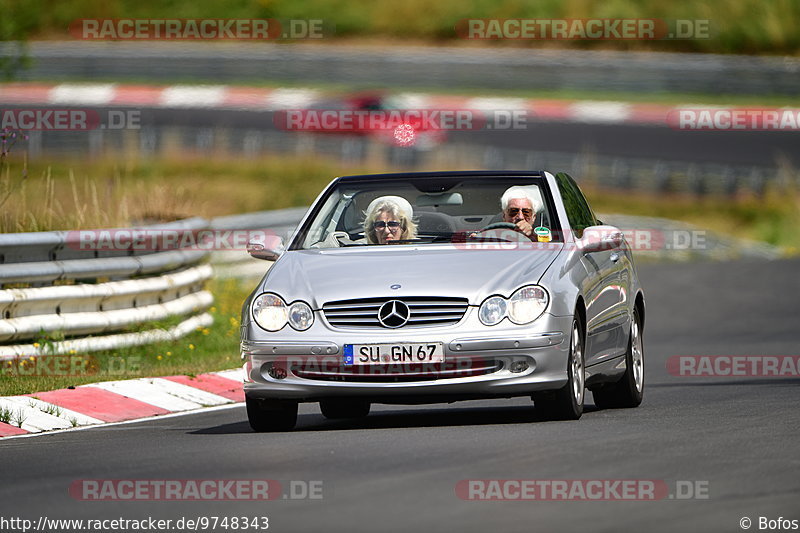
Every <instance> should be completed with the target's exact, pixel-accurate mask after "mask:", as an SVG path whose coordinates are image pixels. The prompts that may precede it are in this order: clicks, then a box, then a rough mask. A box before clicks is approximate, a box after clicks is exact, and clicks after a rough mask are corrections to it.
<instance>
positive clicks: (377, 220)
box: [364, 196, 417, 244]
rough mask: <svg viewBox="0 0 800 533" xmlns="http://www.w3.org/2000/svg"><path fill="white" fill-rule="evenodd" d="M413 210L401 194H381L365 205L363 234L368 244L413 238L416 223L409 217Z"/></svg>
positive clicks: (414, 236)
mask: <svg viewBox="0 0 800 533" xmlns="http://www.w3.org/2000/svg"><path fill="white" fill-rule="evenodd" d="M413 216H414V210H413V209H412V208H411V204H410V203H408V200H406V199H405V198H403V197H401V196H381V197H379V198H375V199H374V200H373V201H372V202H370V204H369V207H367V218H366V220H365V221H364V235H366V237H367V242H368V243H369V244H388V243H390V242H391V241H398V240H404V239H414V238H416V236H417V225H416V224H414V222H413V220H411V218H412V217H413Z"/></svg>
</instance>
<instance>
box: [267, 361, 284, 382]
mask: <svg viewBox="0 0 800 533" xmlns="http://www.w3.org/2000/svg"><path fill="white" fill-rule="evenodd" d="M267 366H268V367H269V369H268V370H267V374H269V377H271V378H272V379H285V378H286V369H285V368H283V367H282V366H273V364H272V363H267Z"/></svg>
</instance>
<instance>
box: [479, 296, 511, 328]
mask: <svg viewBox="0 0 800 533" xmlns="http://www.w3.org/2000/svg"><path fill="white" fill-rule="evenodd" d="M507 308H508V305H507V304H506V301H505V299H504V298H501V297H500V296H491V297H489V298H487V299H486V300H484V301H483V303H482V304H481V307H480V309H478V318H479V319H480V321H481V322H482V323H483V324H484V325H486V326H494V325H495V324H497V323H499V322H500V321H501V320H503V318H505V316H506V309H507Z"/></svg>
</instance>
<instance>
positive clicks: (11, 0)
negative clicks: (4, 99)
mask: <svg viewBox="0 0 800 533" xmlns="http://www.w3.org/2000/svg"><path fill="white" fill-rule="evenodd" d="M37 7H40V6H38V2H35V1H34V2H24V1H22V0H0V79H3V80H6V81H8V80H12V79H14V78H15V77H16V75H17V73H18V72H19V71H20V70H22V69H23V68H25V67H26V66H27V64H28V62H29V58H28V56H27V46H26V44H25V42H26V41H27V38H28V36H29V35H30V34H31V33H32V32H33V31H34V29H35V26H36V20H37V14H36V8H37Z"/></svg>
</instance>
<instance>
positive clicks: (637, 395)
mask: <svg viewBox="0 0 800 533" xmlns="http://www.w3.org/2000/svg"><path fill="white" fill-rule="evenodd" d="M592 396H594V403H595V405H596V406H597V407H600V408H601V409H615V408H621V407H622V408H625V407H638V406H639V404H641V403H642V398H643V397H644V343H643V341H642V320H641V317H640V316H639V310H638V309H637V310H635V311H634V312H633V323H632V324H631V335H630V338H629V340H628V349H627V351H626V352H625V373H624V374H623V375H622V378H621V379H620V380H619V381H617V382H616V383H613V384H609V385H605V386H603V387H601V388H599V389H597V390H594V391H592Z"/></svg>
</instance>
